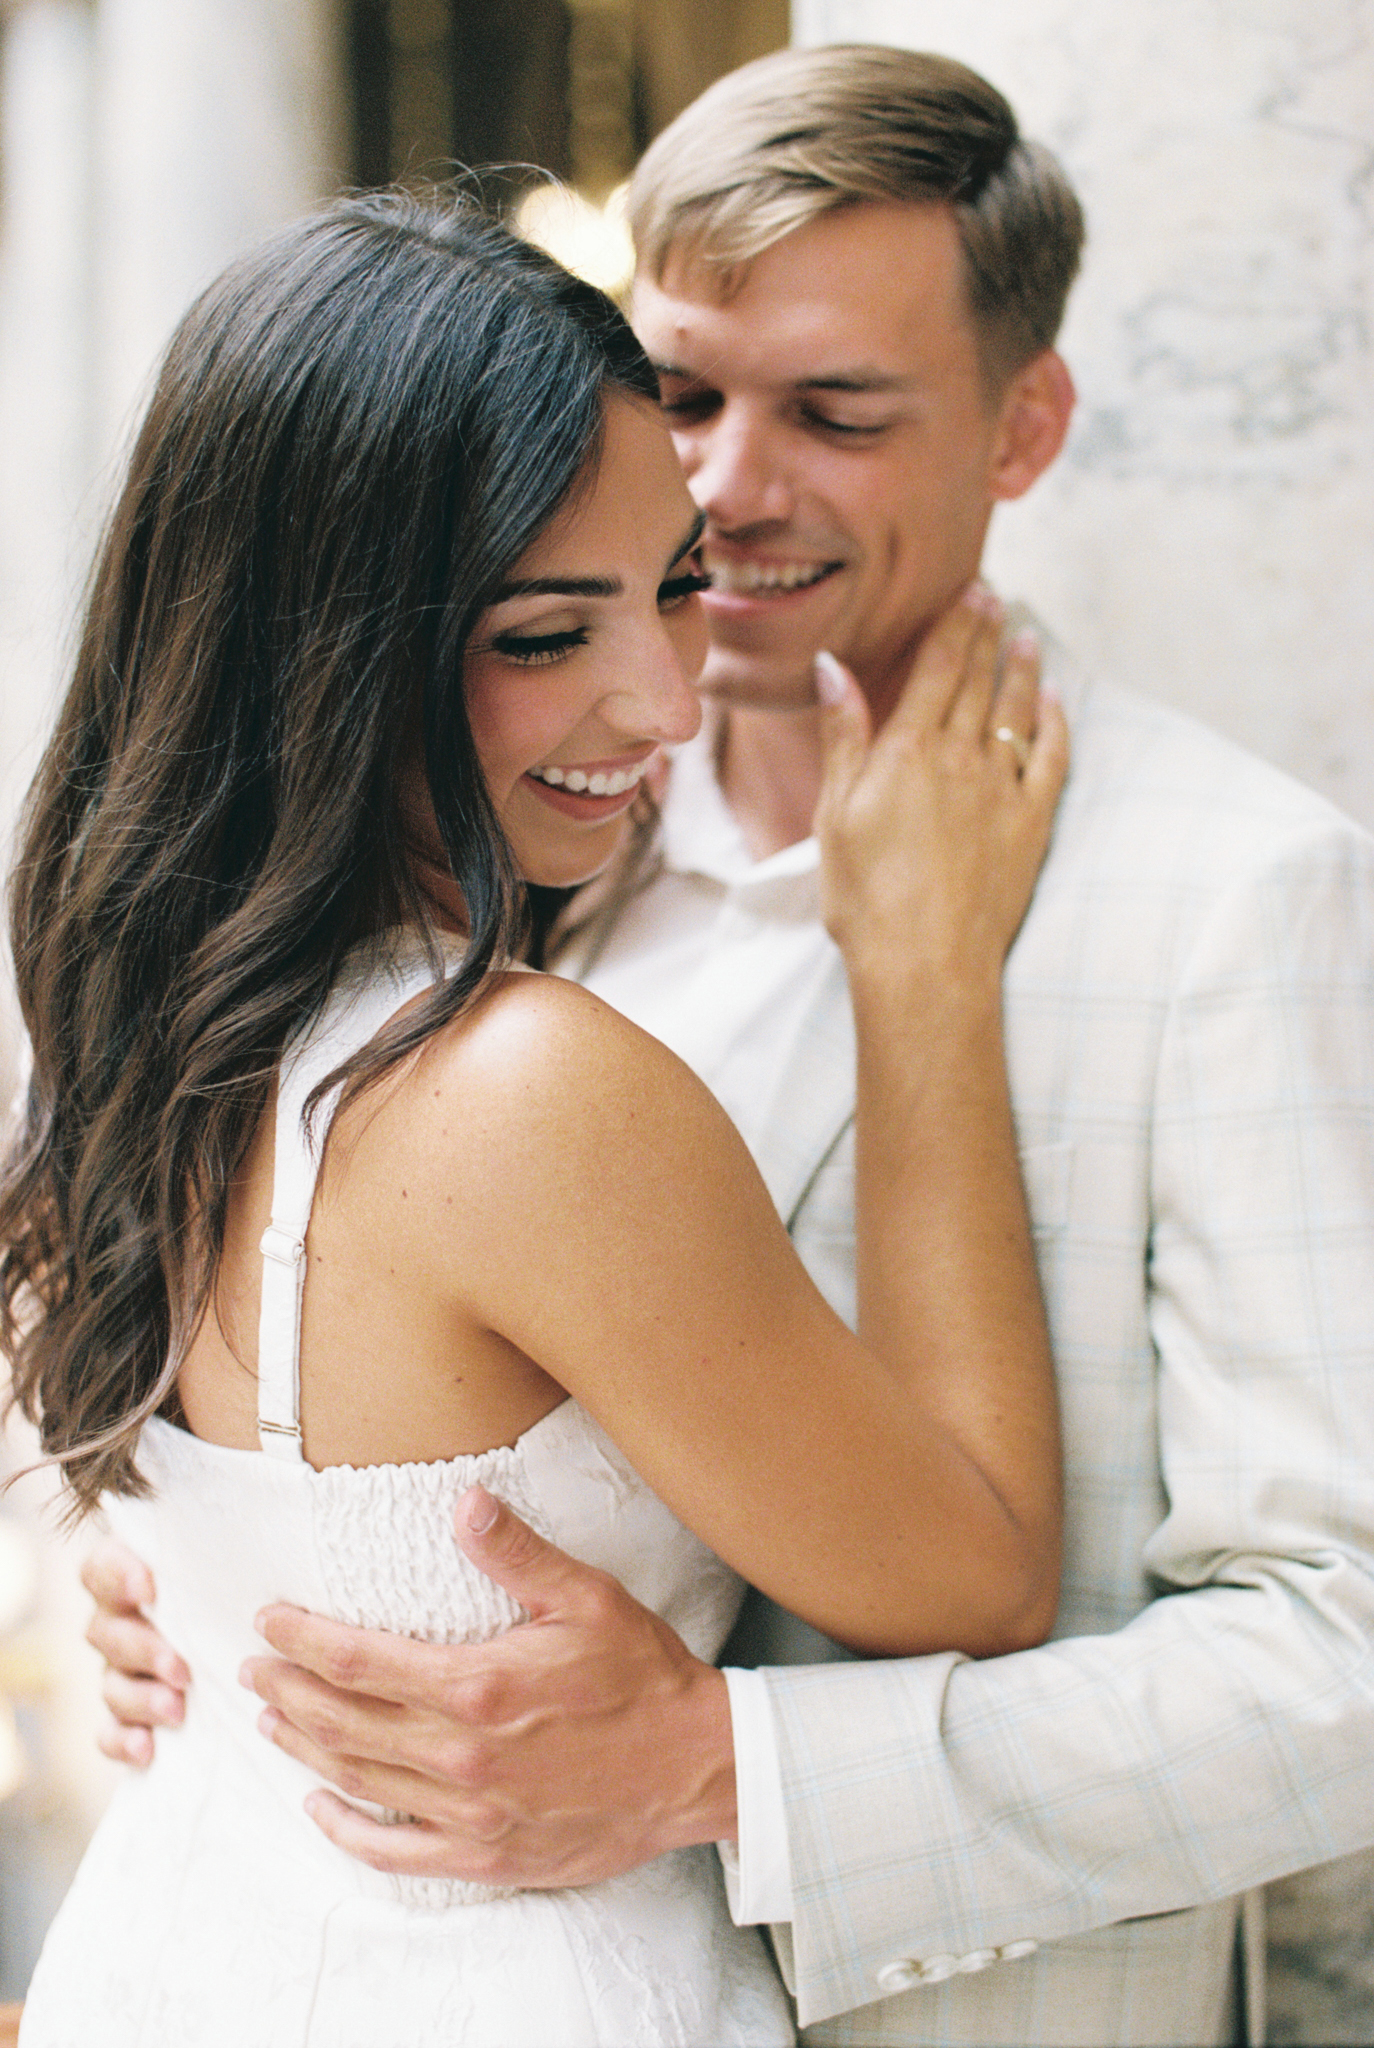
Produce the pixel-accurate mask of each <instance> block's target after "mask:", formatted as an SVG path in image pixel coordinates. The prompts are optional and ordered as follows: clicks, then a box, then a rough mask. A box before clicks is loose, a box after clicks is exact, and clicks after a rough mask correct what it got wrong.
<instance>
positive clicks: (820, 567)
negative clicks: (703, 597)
mask: <svg viewBox="0 0 1374 2048" xmlns="http://www.w3.org/2000/svg"><path fill="white" fill-rule="evenodd" d="M834 566H835V564H834V563H833V562H735V561H724V560H722V559H721V558H720V557H719V556H717V555H708V556H707V557H706V571H707V574H708V575H709V576H710V578H711V585H712V588H713V589H715V590H728V591H730V592H732V593H733V594H734V595H736V596H738V597H747V596H749V595H750V593H751V592H753V591H756V590H802V589H804V588H805V587H806V585H807V584H810V583H819V582H820V580H821V578H822V577H823V576H828V575H829V574H830V571H831V570H832V569H833V568H834Z"/></svg>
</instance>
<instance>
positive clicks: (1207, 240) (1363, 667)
mask: <svg viewBox="0 0 1374 2048" xmlns="http://www.w3.org/2000/svg"><path fill="white" fill-rule="evenodd" d="M793 22H794V33H795V39H796V40H797V41H798V42H801V43H806V44H815V43H824V42H890V43H898V44H902V45H905V46H906V47H908V48H927V49H934V50H941V51H944V52H946V53H948V54H950V55H952V56H957V57H960V58H962V59H964V60H965V61H966V62H967V63H970V64H972V65H974V66H975V67H976V68H977V69H979V70H981V71H983V72H985V73H986V74H987V76H988V77H990V78H991V79H993V80H994V81H995V83H996V84H998V85H999V86H1001V87H1002V89H1003V90H1004V91H1005V92H1006V93H1007V94H1008V96H1009V97H1010V99H1011V100H1012V102H1013V104H1014V105H1015V106H1016V108H1017V110H1018V112H1019V114H1020V115H1021V118H1022V120H1023V122H1024V125H1025V127H1026V129H1027V131H1028V132H1029V133H1031V134H1034V135H1037V136H1039V137H1041V138H1042V139H1043V140H1044V141H1046V142H1048V143H1049V144H1050V145H1051V147H1053V148H1054V149H1055V150H1056V151H1057V152H1058V153H1059V155H1060V156H1061V158H1062V159H1063V161H1064V163H1065V165H1066V167H1067V169H1068V170H1069V172H1070V174H1071V176H1072V177H1073V179H1074V181H1075V183H1076V184H1077V186H1078V189H1079V191H1080V192H1081V194H1082V196H1083V199H1084V201H1085V203H1086V206H1087V210H1088V215H1089V226H1090V234H1091V241H1090V245H1089V249H1088V254H1087V259H1086V264H1085V269H1084V274H1083V277H1082V280H1081V282H1080V284H1079V285H1078V287H1077V290H1076V292H1075V295H1074V300H1073V302H1072V306H1071V311H1070V317H1069V320H1068V323H1067V326H1066V329H1065V334H1064V338H1063V346H1064V352H1065V354H1066V355H1067V357H1068V359H1069V361H1070V363H1071V365H1072V367H1073V370H1074V373H1075V376H1076V379H1077V382H1078V388H1079V398H1080V405H1079V414H1078V419H1077V423H1076V426H1075V429H1074V432H1073V435H1072V438H1071V440H1070V442H1069V446H1068V448H1067V450H1066V452H1065V454H1064V456H1063V457H1062V458H1061V460H1060V462H1059V463H1058V465H1057V466H1056V468H1055V469H1054V470H1053V471H1052V472H1051V473H1050V474H1049V475H1048V476H1047V477H1045V478H1044V479H1043V481H1042V482H1041V483H1040V484H1039V485H1037V487H1036V489H1035V490H1034V491H1033V492H1032V493H1031V494H1030V496H1029V497H1028V498H1027V499H1026V500H1024V501H1023V502H1022V503H1021V504H1019V505H1016V506H1010V507H1007V508H1005V509H1004V510H1003V511H1001V512H999V514H998V518H997V521H996V523H995V528H994V537H993V543H992V548H991V553H990V556H989V564H990V567H991V569H992V571H993V573H994V575H995V576H996V578H997V580H998V581H999V582H1000V583H1001V584H1002V585H1003V586H1005V587H1007V588H1009V589H1015V590H1021V591H1023V592H1024V593H1025V594H1026V595H1027V596H1028V597H1030V598H1031V599H1032V600H1033V601H1034V603H1035V604H1036V607H1037V608H1038V609H1039V610H1040V611H1041V612H1042V613H1043V614H1044V615H1045V616H1046V617H1047V618H1048V620H1049V621H1050V623H1051V624H1052V625H1053V626H1055V627H1056V628H1057V629H1058V630H1059V632H1060V633H1061V635H1062V637H1063V638H1065V639H1066V640H1067V641H1068V642H1069V643H1071V644H1072V646H1073V647H1074V648H1075V649H1076V650H1077V651H1078V652H1079V653H1080V654H1082V655H1083V656H1084V657H1085V658H1086V659H1087V661H1088V662H1089V664H1090V665H1091V666H1093V667H1094V668H1095V669H1097V670H1099V671H1101V672H1104V673H1109V674H1111V675H1113V676H1115V677H1117V678H1118V679H1119V680H1121V681H1123V682H1127V683H1130V684H1132V685H1134V686H1137V687H1142V688H1145V689H1150V690H1153V691H1156V692H1157V693H1159V694H1160V695H1162V696H1165V697H1167V698H1169V699H1170V700H1171V701H1173V702H1174V703H1177V704H1179V705H1181V706H1183V707H1185V708H1188V709H1191V710H1193V711H1195V712H1196V713H1197V715H1198V716H1199V717H1202V718H1204V719H1206V720H1207V721H1208V722H1209V723H1211V724H1213V725H1216V726H1219V727H1221V728H1223V729H1224V730H1225V731H1227V732H1229V733H1231V734H1233V735H1234V736H1235V737H1236V738H1237V739H1239V740H1241V741H1243V742H1244V743H1245V744H1246V745H1248V746H1250V747H1252V748H1254V749H1255V750H1256V751H1257V752H1259V753H1262V754H1265V755H1267V756H1268V757H1269V758H1270V759H1271V760H1274V761H1277V762H1279V763H1281V764H1282V765H1283V766H1284V767H1286V768H1288V769H1289V770H1291V772H1292V773H1294V774H1296V775H1298V776H1300V777H1302V778H1303V779H1304V780H1305V781H1308V782H1311V783H1313V784H1315V785H1316V786H1317V787H1318V788H1320V789H1322V790H1323V791H1325V792H1326V793H1327V794H1328V795H1329V796H1331V797H1332V798H1333V799H1334V800H1335V801H1336V802H1337V803H1339V804H1341V805H1342V806H1343V807H1344V808H1345V809H1347V810H1349V811H1352V812H1353V813H1354V814H1355V815H1356V816H1357V817H1360V818H1361V819H1362V820H1364V822H1366V823H1368V824H1374V660H1371V655H1370V648H1371V644H1374V573H1371V567H1370V564H1371V561H1374V377H1371V374H1370V373H1371V325H1372V324H1374V322H1372V319H1371V316H1372V315H1374V265H1372V264H1371V211H1372V210H1374V203H1372V202H1371V196H1370V195H1371V163H1372V162H1374V158H1372V157H1371V130H1370V109H1371V107H1374V0H1266V4H1265V5H1263V6H1253V7H1239V8H1238V7H1235V6H1232V5H1230V4H1229V0H1149V5H1148V6H1145V7H1135V8H1127V7H1085V6H1083V5H1082V4H1080V0H980V4H979V5H978V6H977V7H970V6H968V5H966V4H961V0H794V5H793ZM1371 2038H1374V2036H1371Z"/></svg>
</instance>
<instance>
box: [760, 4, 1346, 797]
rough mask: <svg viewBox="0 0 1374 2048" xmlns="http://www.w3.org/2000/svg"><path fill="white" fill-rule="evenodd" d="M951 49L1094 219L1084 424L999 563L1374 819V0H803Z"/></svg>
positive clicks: (1181, 693) (842, 19) (1019, 584)
mask: <svg viewBox="0 0 1374 2048" xmlns="http://www.w3.org/2000/svg"><path fill="white" fill-rule="evenodd" d="M793 20H794V29H795V40H796V41H798V42H800V43H803V44H815V43H823V42H889V43H898V44H902V45H905V46H906V47H908V48H917V49H922V48H923V49H934V50H940V51H944V52H946V53H948V54H949V55H952V56H956V57H960V58H962V59H963V60H964V61H965V62H967V63H970V64H972V65H973V66H974V67H975V68H976V69H978V70H980V71H983V72H985V73H986V74H987V76H988V77H990V78H991V79H992V80H993V81H994V82H995V83H996V84H997V85H999V86H1000V87H1001V88H1002V89H1003V91H1005V92H1006V93H1007V95H1008V97H1009V98H1010V99H1011V100H1012V102H1013V104H1014V105H1015V107H1016V108H1017V111H1018V113H1019V115H1020V116H1021V119H1022V122H1023V125H1024V127H1025V129H1026V131H1027V132H1028V133H1030V134H1033V135H1036V136H1038V137H1040V138H1041V139H1042V140H1044V141H1046V142H1048V143H1049V144H1050V145H1051V147H1052V148H1054V149H1055V150H1056V151H1057V153H1058V154H1059V156H1060V157H1061V159H1062V160H1063V162H1064V164H1065V167H1066V168H1067V170H1068V171H1069V173H1070V175H1071V176H1072V178H1073V180H1074V182H1075V184H1076V186H1077V187H1078V190H1079V192H1080V194H1081V195H1082V197H1083V200H1084V202H1085V205H1086V207H1087V211H1088V217H1089V229H1090V237H1091V239H1090V243H1089V248H1088V253H1087V258H1086V263H1085V267H1084V274H1083V277H1082V279H1081V281H1080V283H1079V285H1078V286H1077V288H1076V291H1075V295H1074V299H1073V301H1072V302H1071V310H1070V315H1069V319H1068V322H1067V325H1066V328H1065V333H1064V337H1063V347H1064V352H1065V354H1066V356H1067V357H1068V359H1069V361H1070V364H1071V366H1072V368H1073V370H1074V373H1075V377H1076V379H1077V383H1078V389H1079V397H1080V408H1079V415H1078V419H1077V422H1076V425H1075V428H1074V431H1073V434H1072V437H1071V439H1070V442H1069V445H1068V448H1067V450H1066V451H1065V454H1064V456H1063V457H1062V458H1061V460H1060V462H1059V463H1058V465H1057V466H1056V468H1055V469H1054V470H1053V471H1052V472H1051V473H1050V474H1049V475H1048V476H1047V477H1045V478H1044V479H1043V480H1042V482H1041V483H1040V484H1039V485H1037V487H1036V489H1035V490H1034V491H1033V492H1032V493H1031V494H1030V496H1029V497H1028V498H1027V499H1025V500H1024V501H1023V502H1022V503H1021V504H1019V505H1015V506H1010V507H1007V508H1005V509H1003V510H1002V511H1000V512H999V514H998V517H997V521H996V522H995V525H994V534H993V541H992V546H991V551H990V554H989V558H988V559H989V567H990V569H991V571H992V573H993V575H994V577H995V578H996V580H997V581H998V582H999V584H1001V585H1002V586H1003V587H1004V588H1006V589H1008V590H1012V591H1016V592H1020V593H1022V594H1024V595H1025V596H1027V597H1029V598H1030V599H1031V600H1032V601H1033V602H1034V604H1035V605H1036V607H1037V609H1038V610H1040V611H1041V612H1042V613H1043V614H1044V615H1045V616H1046V618H1047V619H1048V621H1049V622H1050V623H1051V624H1052V625H1053V626H1054V627H1055V628H1056V629H1057V630H1058V631H1059V632H1060V634H1061V636H1062V637H1063V638H1064V639H1065V640H1067V641H1068V642H1069V643H1070V644H1071V645H1072V646H1073V647H1074V648H1075V650H1076V651H1078V652H1079V653H1080V654H1081V655H1082V656H1083V657H1085V659H1086V660H1087V662H1088V663H1089V664H1090V665H1091V666H1092V667H1094V668H1095V669H1097V670H1099V671H1102V672H1109V673H1111V674H1113V675H1114V676H1116V677H1117V678H1118V679H1119V680H1121V681H1124V682H1129V683H1131V684H1133V685H1135V686H1138V687H1143V688H1147V689H1151V690H1154V691H1156V692H1157V693H1159V694H1160V695H1161V696H1164V697H1167V698H1169V699H1170V700H1171V701H1173V702H1175V703H1178V704H1180V705H1183V706H1186V707H1188V708H1190V709H1192V710H1194V711H1196V712H1197V714H1198V715H1199V716H1201V717H1203V718H1206V719H1207V720H1208V721H1209V722H1210V723H1212V724H1214V725H1216V726H1219V727H1221V728H1222V729H1223V730H1225V731H1227V732H1229V733H1231V734H1232V735H1234V737H1236V738H1237V739H1239V740H1241V741H1243V742H1244V743H1246V744H1247V745H1249V746H1251V747H1253V748H1254V749H1255V750H1256V751H1258V752H1260V753H1262V754H1265V755H1267V756H1268V757H1269V758H1270V759H1271V760H1274V761H1277V762H1279V763H1281V764H1282V765H1284V766H1286V767H1288V768H1289V769H1290V770H1291V771H1292V772H1293V773H1294V774H1296V775H1299V776H1301V777H1302V778H1303V779H1304V780H1306V781H1308V782H1311V783H1313V784H1315V785H1316V786H1317V787H1318V788H1320V789H1322V790H1324V791H1325V792H1326V793H1327V794H1328V795H1330V796H1331V797H1333V798H1334V799H1335V800H1336V801H1337V802H1338V803H1340V804H1342V805H1343V806H1344V807H1345V808H1346V809H1347V810H1350V811H1352V812H1353V813H1354V814H1355V815H1356V816H1358V817H1360V818H1362V819H1363V820H1364V821H1365V822H1366V823H1369V824H1374V656H1372V655H1371V648H1372V647H1374V377H1372V376H1371V368H1372V367H1374V365H1371V324H1374V281H1372V275H1371V273H1372V269H1374V266H1372V265H1371V233H1370V229H1371V213H1374V0H1246V5H1245V6H1243V7H1237V6H1236V5H1234V4H1233V0H1137V4H1133V5H1128V4H1125V0H1106V4H1098V5H1096V6H1085V5H1083V4H1082V0H978V4H977V5H976V6H975V5H970V4H968V0H794V5H793Z"/></svg>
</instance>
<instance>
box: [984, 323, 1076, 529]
mask: <svg viewBox="0 0 1374 2048" xmlns="http://www.w3.org/2000/svg"><path fill="white" fill-rule="evenodd" d="M1073 404H1074V388H1073V378H1072V377H1071V376H1070V375H1069V368H1068V364H1067V363H1066V362H1065V361H1064V358H1063V357H1062V356H1060V355H1056V353H1055V351H1054V350H1053V349H1052V348H1047V349H1045V350H1044V352H1043V353H1042V354H1041V355H1038V356H1033V357H1032V358H1031V360H1030V362H1028V363H1027V364H1026V366H1025V368H1024V369H1021V370H1018V371H1017V372H1016V375H1015V376H1014V377H1013V378H1012V380H1011V382H1010V383H1009V384H1008V386H1007V388H1006V390H1005V391H1004V392H1003V394H1002V399H1001V405H1000V408H999V419H998V431H997V440H996V443H995V445H994V448H993V458H992V478H991V483H992V495H993V497H994V498H1019V497H1022V496H1023V495H1024V493H1025V492H1027V491H1028V490H1029V489H1030V487H1031V485H1032V484H1033V483H1034V482H1035V479H1036V478H1037V477H1038V476H1039V475H1040V474H1041V472H1042V471H1043V470H1046V469H1048V468H1049V466H1050V464H1051V463H1052V462H1053V461H1054V458H1055V456H1056V455H1057V454H1058V453H1059V451H1060V449H1061V448H1062V447H1063V445H1064V436H1065V434H1067V433H1068V431H1069V420H1070V418H1071V417H1072V414H1073Z"/></svg>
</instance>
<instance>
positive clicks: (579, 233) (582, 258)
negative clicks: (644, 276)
mask: <svg viewBox="0 0 1374 2048" xmlns="http://www.w3.org/2000/svg"><path fill="white" fill-rule="evenodd" d="M628 189H629V187H628V184H621V185H617V186H616V188H615V190H614V191H613V192H612V193H611V194H610V196H609V198H608V199H607V201H606V203H605V205H604V206H594V205H593V204H592V202H591V200H590V199H587V198H584V197H583V195H582V193H580V192H578V191H576V190H574V188H573V187H572V186H571V185H560V184H557V183H554V182H550V183H549V184H547V185H536V186H535V187H534V189H533V191H530V192H527V193H526V194H525V196H524V198H523V199H522V200H521V202H520V204H519V206H518V207H517V208H516V212H515V228H516V232H517V234H521V235H523V236H524V237H525V240H526V241H527V242H533V243H534V244H535V245H536V247H538V248H540V249H546V250H547V251H548V253H549V255H550V256H553V257H556V258H557V260H558V262H560V263H561V264H563V266H564V267H565V269H568V270H571V271H572V272H573V273H574V274H575V275H576V276H578V277H585V278H586V280H587V282H588V284H595V285H599V286H600V287H601V289H602V291H603V292H609V293H610V294H611V296H612V298H618V297H620V296H621V295H622V294H623V293H624V292H625V291H626V290H627V289H628V287H629V283H630V279H631V277H632V276H633V274H634V263H635V252H634V243H633V242H632V241H631V240H630V228H629V223H628V221H627V220H626V218H625V196H626V193H627V191H628Z"/></svg>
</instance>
